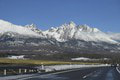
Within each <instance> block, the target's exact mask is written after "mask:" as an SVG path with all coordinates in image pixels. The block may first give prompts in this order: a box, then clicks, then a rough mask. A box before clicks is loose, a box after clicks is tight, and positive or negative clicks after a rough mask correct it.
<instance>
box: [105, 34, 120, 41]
mask: <svg viewBox="0 0 120 80" xmlns="http://www.w3.org/2000/svg"><path fill="white" fill-rule="evenodd" d="M107 34H108V36H109V37H111V39H114V40H116V41H119V42H120V33H107Z"/></svg>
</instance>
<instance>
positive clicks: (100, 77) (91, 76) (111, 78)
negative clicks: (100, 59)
mask: <svg viewBox="0 0 120 80" xmlns="http://www.w3.org/2000/svg"><path fill="white" fill-rule="evenodd" d="M18 80H120V71H119V69H118V68H116V67H100V68H83V69H76V70H68V71H61V72H54V73H49V74H36V75H34V76H30V77H25V78H19V79H18Z"/></svg>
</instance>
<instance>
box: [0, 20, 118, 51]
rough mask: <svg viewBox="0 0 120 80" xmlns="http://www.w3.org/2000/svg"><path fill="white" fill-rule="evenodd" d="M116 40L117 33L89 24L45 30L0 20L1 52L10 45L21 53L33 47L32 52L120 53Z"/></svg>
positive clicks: (69, 24)
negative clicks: (104, 30) (92, 26)
mask: <svg viewBox="0 0 120 80" xmlns="http://www.w3.org/2000/svg"><path fill="white" fill-rule="evenodd" d="M115 37H118V36H117V35H116V36H114V37H113V34H112V35H111V34H108V33H104V32H102V31H100V30H99V29H97V28H91V27H89V26H88V25H76V24H75V23H74V22H70V23H68V24H63V25H61V26H59V27H55V28H54V27H52V28H51V29H48V30H46V31H42V30H40V29H38V28H37V27H36V26H35V25H34V24H31V25H25V26H20V25H14V24H12V23H10V22H7V21H4V20H0V45H1V47H0V48H1V49H0V50H2V51H4V48H5V49H6V46H7V47H10V49H11V47H15V49H16V51H19V48H20V50H23V51H30V50H29V47H30V48H31V47H32V49H31V50H32V51H35V52H36V51H37V52H41V51H45V52H47V53H48V52H49V53H50V52H51V53H53V52H57V53H59V52H60V51H63V52H64V51H67V52H73V51H77V52H82V51H83V52H86V51H89V52H94V51H96V50H98V51H109V52H115V51H117V52H118V51H119V50H120V45H119V41H118V40H116V38H115ZM26 46H27V47H26ZM35 46H36V48H35ZM33 47H34V48H33ZM7 49H9V48H7ZM15 49H14V48H13V49H12V50H15ZM7 51H9V50H7ZM10 51H11V50H10Z"/></svg>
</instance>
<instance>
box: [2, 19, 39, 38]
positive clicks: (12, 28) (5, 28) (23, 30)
mask: <svg viewBox="0 0 120 80" xmlns="http://www.w3.org/2000/svg"><path fill="white" fill-rule="evenodd" d="M30 26H31V25H30ZM6 32H12V33H18V34H20V35H27V36H28V35H29V36H41V35H39V34H37V33H36V32H34V31H32V30H30V29H29V28H27V27H23V26H19V25H14V24H12V23H10V22H7V21H4V20H0V34H4V33H6Z"/></svg>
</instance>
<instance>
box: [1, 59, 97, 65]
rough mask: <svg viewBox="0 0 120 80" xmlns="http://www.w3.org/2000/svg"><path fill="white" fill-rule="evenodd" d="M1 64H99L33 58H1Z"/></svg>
mask: <svg viewBox="0 0 120 80" xmlns="http://www.w3.org/2000/svg"><path fill="white" fill-rule="evenodd" d="M0 64H18V65H19V64H24V65H41V64H44V65H62V64H86V65H88V64H99V63H90V62H68V61H50V60H31V59H25V60H24V59H6V58H0Z"/></svg>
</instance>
